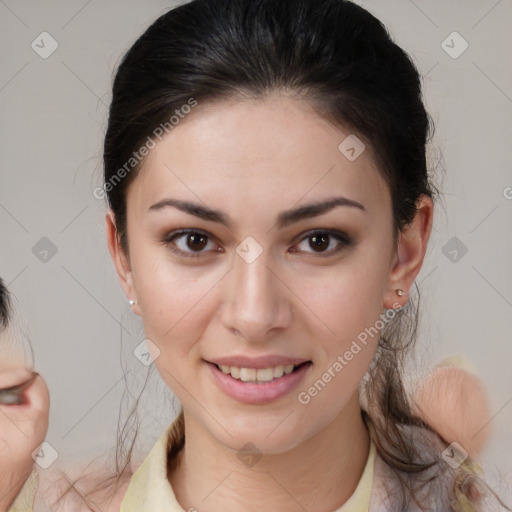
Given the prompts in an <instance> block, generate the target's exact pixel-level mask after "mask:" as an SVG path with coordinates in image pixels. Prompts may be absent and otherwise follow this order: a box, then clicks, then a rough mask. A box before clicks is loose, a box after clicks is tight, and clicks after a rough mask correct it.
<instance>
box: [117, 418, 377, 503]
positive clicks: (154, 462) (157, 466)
mask: <svg viewBox="0 0 512 512" xmlns="http://www.w3.org/2000/svg"><path fill="white" fill-rule="evenodd" d="M170 428H171V426H169V427H168V428H167V429H166V430H165V432H164V433H163V434H162V436H161V437H160V439H159V440H158V441H157V442H156V444H155V445H154V446H153V448H152V449H151V451H150V453H149V455H148V456H147V457H146V459H145V461H144V462H143V463H142V465H141V466H140V467H139V469H138V470H137V471H136V472H135V473H134V474H133V476H132V478H131V480H130V484H129V486H128V490H127V491H126V494H125V496H124V498H123V501H122V502H121V508H120V511H119V512H185V511H184V509H183V508H182V507H181V506H180V504H179V503H178V501H177V500H176V496H175V495H174V491H173V490H172V487H171V485H170V484H169V481H168V480H167V451H166V450H167V437H168V433H169V430H170ZM374 461H375V445H374V444H373V442H371V444H370V452H369V454H368V460H367V461H366V465H365V468H364V470H363V474H362V476H361V480H360V481H359V483H358V484H357V487H356V490H355V491H354V493H353V494H352V496H351V497H350V498H349V500H348V501H347V502H346V503H344V504H343V505H342V506H341V507H340V508H339V509H337V510H336V511H334V512H368V510H369V508H370V497H371V493H372V488H373V473H374Z"/></svg>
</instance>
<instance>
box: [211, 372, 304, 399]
mask: <svg viewBox="0 0 512 512" xmlns="http://www.w3.org/2000/svg"><path fill="white" fill-rule="evenodd" d="M207 364H208V366H209V368H210V370H211V372H212V375H213V378H214V380H215V382H216V383H217V385H218V386H219V387H220V389H221V390H222V391H223V392H224V393H226V395H228V396H229V397H231V398H233V399H235V400H238V401H239V402H243V403H245V404H253V405H256V404H258V405H260V404H266V403H269V402H272V401H273V400H277V399H278V398H281V397H283V396H285V395H287V394H288V393H290V391H292V390H293V388H295V387H296V386H297V385H298V384H299V382H300V381H301V380H302V379H303V378H304V375H305V374H306V372H307V371H308V369H309V367H310V366H311V365H312V363H307V364H304V365H302V366H301V367H300V368H298V369H297V370H295V371H294V372H292V373H288V374H285V375H283V376H282V377H279V378H278V379H274V380H273V381H271V382H261V383H257V382H243V381H241V380H239V379H235V378H233V377H231V375H226V374H225V373H223V372H221V371H220V370H219V369H218V368H217V366H216V365H215V364H213V363H210V362H207Z"/></svg>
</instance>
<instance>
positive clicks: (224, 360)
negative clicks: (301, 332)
mask: <svg viewBox="0 0 512 512" xmlns="http://www.w3.org/2000/svg"><path fill="white" fill-rule="evenodd" d="M306 361H309V359H303V358H299V357H287V356H280V355H267V356H260V357H247V356H229V357H218V358H215V359H210V360H209V362H210V363H215V364H217V365H219V366H236V367H238V368H255V369H257V370H260V369H263V368H271V367H273V366H286V365H289V364H294V365H298V364H301V363H305V362H306Z"/></svg>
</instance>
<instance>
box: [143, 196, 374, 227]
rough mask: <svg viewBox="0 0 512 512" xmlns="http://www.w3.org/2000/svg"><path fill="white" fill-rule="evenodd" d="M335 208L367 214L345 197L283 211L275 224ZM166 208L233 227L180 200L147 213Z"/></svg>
mask: <svg viewBox="0 0 512 512" xmlns="http://www.w3.org/2000/svg"><path fill="white" fill-rule="evenodd" d="M337 206H350V207H354V208H357V209H359V210H361V211H363V212H365V213H367V210H366V208H365V207H364V206H363V205H362V204H361V203H359V202H357V201H354V200H353V199H349V198H347V197H342V196H338V197H333V198H330V199H326V200H322V201H317V202H315V203H310V204H306V205H304V206H300V207H298V208H292V209H290V210H285V211H283V212H281V213H279V215H278V216H277V221H276V223H277V226H278V228H284V227H286V226H289V225H290V224H294V223H296V222H299V221H300V220H303V219H309V218H312V217H317V216H319V215H323V214H324V213H327V212H329V211H331V210H332V209H334V208H336V207H337ZM167 207H173V208H177V209H178V210H181V211H182V212H185V213H188V214H190V215H194V216H196V217H199V218H200V219H203V220H207V221H211V222H218V223H220V224H222V225H224V226H226V227H228V228H230V229H231V227H232V225H233V221H232V220H231V218H230V217H229V215H228V214H226V213H224V212H222V211H220V210H214V209H212V208H209V207H207V206H204V205H202V204H198V203H193V202H191V201H183V200H180V199H172V198H167V199H162V200H161V201H158V203H155V204H154V205H152V206H151V207H150V208H149V210H148V212H151V211H159V210H162V209H164V208H167Z"/></svg>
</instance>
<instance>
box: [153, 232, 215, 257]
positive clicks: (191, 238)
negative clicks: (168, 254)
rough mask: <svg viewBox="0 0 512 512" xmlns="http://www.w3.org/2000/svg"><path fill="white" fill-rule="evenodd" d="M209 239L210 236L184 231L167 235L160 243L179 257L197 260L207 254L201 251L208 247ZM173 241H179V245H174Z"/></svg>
mask: <svg viewBox="0 0 512 512" xmlns="http://www.w3.org/2000/svg"><path fill="white" fill-rule="evenodd" d="M209 239H210V236H209V235H207V234H206V233H203V232H202V231H197V230H193V229H184V230H181V231H177V232H174V233H171V234H169V235H168V236H167V237H166V238H165V239H164V240H163V241H162V243H163V244H164V245H165V246H166V247H169V249H170V250H171V251H173V252H175V253H176V254H179V255H180V256H184V257H186V258H198V257H199V256H201V254H202V253H204V252H207V251H204V250H203V249H204V248H205V247H207V246H208V241H209ZM175 240H179V242H180V243H176V242H175ZM216 252H218V251H216Z"/></svg>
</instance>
